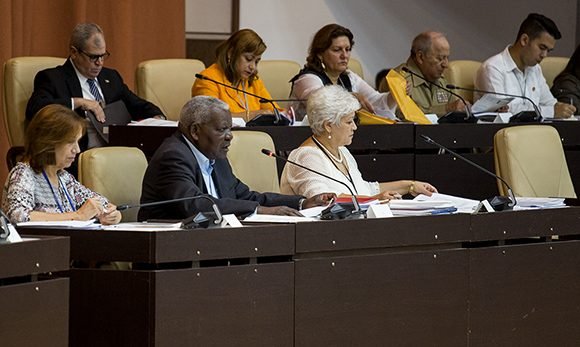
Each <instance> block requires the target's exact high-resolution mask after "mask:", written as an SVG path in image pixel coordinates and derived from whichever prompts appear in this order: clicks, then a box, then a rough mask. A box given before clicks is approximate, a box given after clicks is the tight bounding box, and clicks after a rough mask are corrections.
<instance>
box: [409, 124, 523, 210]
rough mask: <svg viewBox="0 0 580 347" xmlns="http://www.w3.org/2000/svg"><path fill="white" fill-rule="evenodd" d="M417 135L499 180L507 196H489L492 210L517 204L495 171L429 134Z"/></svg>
mask: <svg viewBox="0 0 580 347" xmlns="http://www.w3.org/2000/svg"><path fill="white" fill-rule="evenodd" d="M419 136H420V137H421V139H423V141H425V142H427V143H428V144H431V145H435V146H437V147H439V148H441V149H443V150H445V151H447V152H449V153H451V154H453V155H454V156H456V157H457V158H459V159H461V160H463V161H464V162H466V163H467V164H469V165H471V166H474V167H476V168H477V169H479V170H481V171H483V172H485V173H486V174H488V175H490V176H493V177H495V178H496V179H498V180H500V181H501V182H502V183H503V184H504V185H505V186H506V188H507V190H508V194H509V198H508V199H507V200H506V198H505V197H503V196H496V197H493V198H491V200H490V199H488V200H490V201H489V202H490V204H491V205H492V207H493V209H494V210H496V211H503V210H511V209H513V207H514V206H515V205H516V204H517V201H516V196H515V195H514V193H513V192H512V188H511V187H510V185H509V184H508V183H507V182H506V181H505V180H504V179H503V178H501V177H499V176H498V175H496V174H495V173H493V172H491V171H489V170H488V169H486V168H484V167H483V166H481V165H478V164H476V163H474V162H473V161H471V160H469V159H467V158H465V157H464V156H462V155H460V154H457V153H456V152H454V151H452V150H450V149H449V148H447V147H445V146H443V145H442V144H440V143H438V142H435V141H434V140H433V139H432V138H430V137H429V136H427V135H424V134H420V135H419ZM510 199H511V201H510Z"/></svg>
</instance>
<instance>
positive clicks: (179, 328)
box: [70, 262, 294, 347]
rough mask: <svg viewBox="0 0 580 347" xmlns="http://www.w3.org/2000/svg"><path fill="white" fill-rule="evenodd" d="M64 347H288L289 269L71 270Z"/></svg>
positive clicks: (287, 265)
mask: <svg viewBox="0 0 580 347" xmlns="http://www.w3.org/2000/svg"><path fill="white" fill-rule="evenodd" d="M71 283H72V286H73V288H72V295H71V307H72V308H73V309H72V310H71V325H70V328H71V332H73V333H72V334H71V346H83V347H84V346H113V345H116V346H135V347H140V346H168V347H170V346H212V345H222V346H232V345H244V346H274V345H275V346H292V345H293V334H294V333H293V329H292V327H293V310H294V297H293V295H294V290H293V288H294V265H293V263H290V262H288V263H272V264H257V265H239V266H227V267H203V268H184V269H167V270H155V271H112V270H109V271H103V270H98V269H77V270H74V271H73V273H72V276H71Z"/></svg>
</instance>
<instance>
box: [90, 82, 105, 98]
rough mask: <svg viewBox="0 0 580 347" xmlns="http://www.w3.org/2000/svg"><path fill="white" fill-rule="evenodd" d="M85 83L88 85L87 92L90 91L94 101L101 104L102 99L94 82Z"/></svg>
mask: <svg viewBox="0 0 580 347" xmlns="http://www.w3.org/2000/svg"><path fill="white" fill-rule="evenodd" d="M87 82H88V83H89V90H90V91H91V94H93V96H94V97H95V100H96V101H98V102H102V101H103V97H102V96H101V93H99V88H97V83H96V81H95V80H94V79H88V80H87Z"/></svg>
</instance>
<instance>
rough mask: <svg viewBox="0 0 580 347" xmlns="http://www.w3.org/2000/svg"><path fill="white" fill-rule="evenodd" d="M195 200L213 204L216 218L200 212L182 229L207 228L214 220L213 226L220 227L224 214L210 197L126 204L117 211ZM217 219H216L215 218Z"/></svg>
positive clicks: (187, 221)
mask: <svg viewBox="0 0 580 347" xmlns="http://www.w3.org/2000/svg"><path fill="white" fill-rule="evenodd" d="M195 199H206V200H209V202H211V204H212V205H211V207H212V209H213V211H214V214H215V216H209V214H207V215H206V214H204V213H203V212H198V213H197V214H196V215H194V216H192V217H188V218H186V219H184V220H183V221H182V222H181V227H182V228H183V229H193V228H197V227H202V228H207V227H209V226H210V224H211V223H210V222H211V221H212V220H213V225H214V226H216V225H220V224H221V223H222V220H223V217H222V214H221V212H220V210H219V208H218V207H217V205H216V204H215V202H214V201H213V200H212V199H211V198H210V197H208V196H207V195H196V196H186V197H184V198H177V199H170V200H162V201H154V202H146V203H142V204H135V205H130V204H125V205H119V206H117V211H125V210H128V209H131V208H139V207H150V206H157V205H165V204H171V203H174V202H180V201H186V200H195ZM214 217H215V218H214Z"/></svg>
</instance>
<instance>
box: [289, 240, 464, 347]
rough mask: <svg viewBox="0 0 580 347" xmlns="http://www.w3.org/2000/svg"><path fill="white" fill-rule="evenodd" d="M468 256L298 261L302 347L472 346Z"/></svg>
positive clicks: (425, 253)
mask: <svg viewBox="0 0 580 347" xmlns="http://www.w3.org/2000/svg"><path fill="white" fill-rule="evenodd" d="M467 259H468V251H467V250H462V249H458V250H442V251H439V250H436V251H422V252H402V253H391V254H376V255H363V256H344V257H338V256H337V257H331V256H329V257H325V258H323V259H301V260H296V262H295V264H296V265H295V268H296V275H295V285H296V294H295V301H296V302H295V305H296V311H295V317H296V318H295V322H296V326H295V330H296V332H295V339H296V346H427V345H429V346H466V345H467V334H466V330H467V316H468V310H467V305H468V302H467V292H468V270H469V269H468V264H467Z"/></svg>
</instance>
